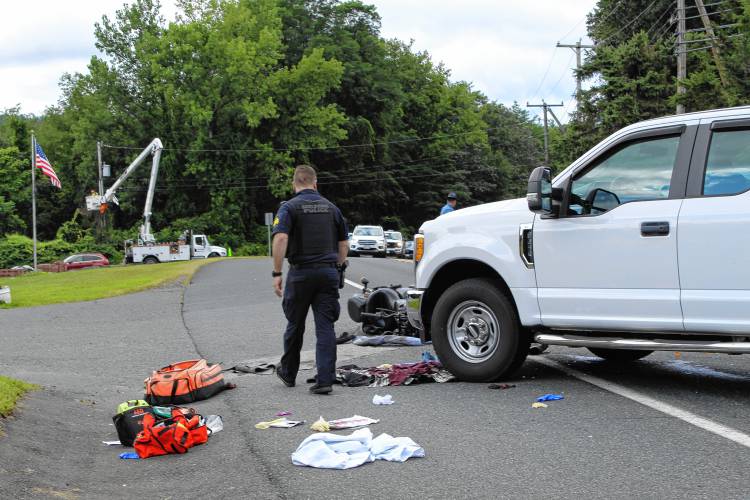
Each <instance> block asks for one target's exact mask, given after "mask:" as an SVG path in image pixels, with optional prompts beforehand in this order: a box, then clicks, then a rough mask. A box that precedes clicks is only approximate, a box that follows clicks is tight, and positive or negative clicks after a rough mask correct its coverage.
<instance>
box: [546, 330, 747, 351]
mask: <svg viewBox="0 0 750 500" xmlns="http://www.w3.org/2000/svg"><path fill="white" fill-rule="evenodd" d="M534 340H535V341H536V342H539V343H540V344H548V345H562V346H567V347H598V348H601V349H636V350H639V349H641V350H644V351H682V352H689V351H695V352H721V353H727V354H750V342H718V341H715V340H710V341H709V340H706V341H702V340H659V339H624V338H619V337H582V336H576V335H554V334H551V333H539V334H537V335H535V336H534Z"/></svg>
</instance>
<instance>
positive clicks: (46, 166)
mask: <svg viewBox="0 0 750 500" xmlns="http://www.w3.org/2000/svg"><path fill="white" fill-rule="evenodd" d="M36 167H37V168H41V169H42V173H43V174H44V175H46V176H47V177H49V181H50V182H51V183H52V185H53V186H55V187H56V188H58V189H62V184H60V179H58V178H57V174H56V173H55V169H54V168H52V165H50V162H49V160H48V159H47V156H46V155H45V154H44V151H42V147H41V146H40V145H39V143H37V144H36Z"/></svg>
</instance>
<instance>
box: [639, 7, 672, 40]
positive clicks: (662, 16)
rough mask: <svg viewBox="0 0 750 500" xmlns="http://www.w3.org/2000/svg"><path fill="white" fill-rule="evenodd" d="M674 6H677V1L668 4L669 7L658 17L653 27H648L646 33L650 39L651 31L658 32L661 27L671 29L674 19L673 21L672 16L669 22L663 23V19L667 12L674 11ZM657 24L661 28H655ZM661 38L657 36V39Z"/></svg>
mask: <svg viewBox="0 0 750 500" xmlns="http://www.w3.org/2000/svg"><path fill="white" fill-rule="evenodd" d="M674 6H675V2H672V3H670V4H669V5H668V6H667V8H666V9H665V10H664V12H662V13H661V15H660V16H659V17H658V18H657V19H656V21H655V22H654V24H652V25H651V27H650V28H649V29H648V31H646V35H647V36H648V37H649V40H650V39H651V32H652V31H653V32H658V31H659V29H669V27H670V26H671V25H672V23H673V21H672V19H671V18H670V20H669V22H668V23H666V24H661V21H662V19H664V16H666V15H667V14H671V13H672V11H673V9H674ZM657 26H658V27H659V28H657V29H656V30H654V28H656V27H657ZM659 38H660V36H657V37H656V40H658V39H659Z"/></svg>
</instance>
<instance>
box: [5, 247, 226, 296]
mask: <svg viewBox="0 0 750 500" xmlns="http://www.w3.org/2000/svg"><path fill="white" fill-rule="evenodd" d="M217 260H222V259H211V260H206V259H200V260H189V261H184V262H165V263H163V264H154V265H141V264H136V265H127V266H111V267H100V268H92V269H84V270H80V271H68V272H66V273H29V274H25V275H22V276H17V277H14V278H0V284H3V285H6V286H9V287H10V291H11V299H12V302H11V304H2V305H0V307H3V308H7V307H32V306H41V305H46V304H60V303H63V302H80V301H84V300H95V299H103V298H106V297H114V296H116V295H124V294H127V293H133V292H139V291H141V290H146V289H148V288H153V287H155V286H159V285H162V284H164V283H171V282H175V281H178V280H181V281H182V282H183V283H185V282H188V281H189V280H190V278H192V277H193V274H194V273H195V271H197V270H198V269H199V268H200V267H201V266H203V265H204V264H206V263H208V262H216V261H217Z"/></svg>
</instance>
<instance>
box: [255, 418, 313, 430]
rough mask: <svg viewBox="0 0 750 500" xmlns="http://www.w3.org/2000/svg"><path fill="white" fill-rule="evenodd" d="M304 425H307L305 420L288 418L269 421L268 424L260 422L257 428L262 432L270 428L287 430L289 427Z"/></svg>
mask: <svg viewBox="0 0 750 500" xmlns="http://www.w3.org/2000/svg"><path fill="white" fill-rule="evenodd" d="M304 423H305V421H304V420H289V419H287V418H286V417H281V418H276V419H273V420H269V421H268V422H258V423H257V424H255V428H256V429H261V430H264V429H268V428H270V427H277V428H281V429H287V428H289V427H296V426H298V425H302V424H304Z"/></svg>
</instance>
